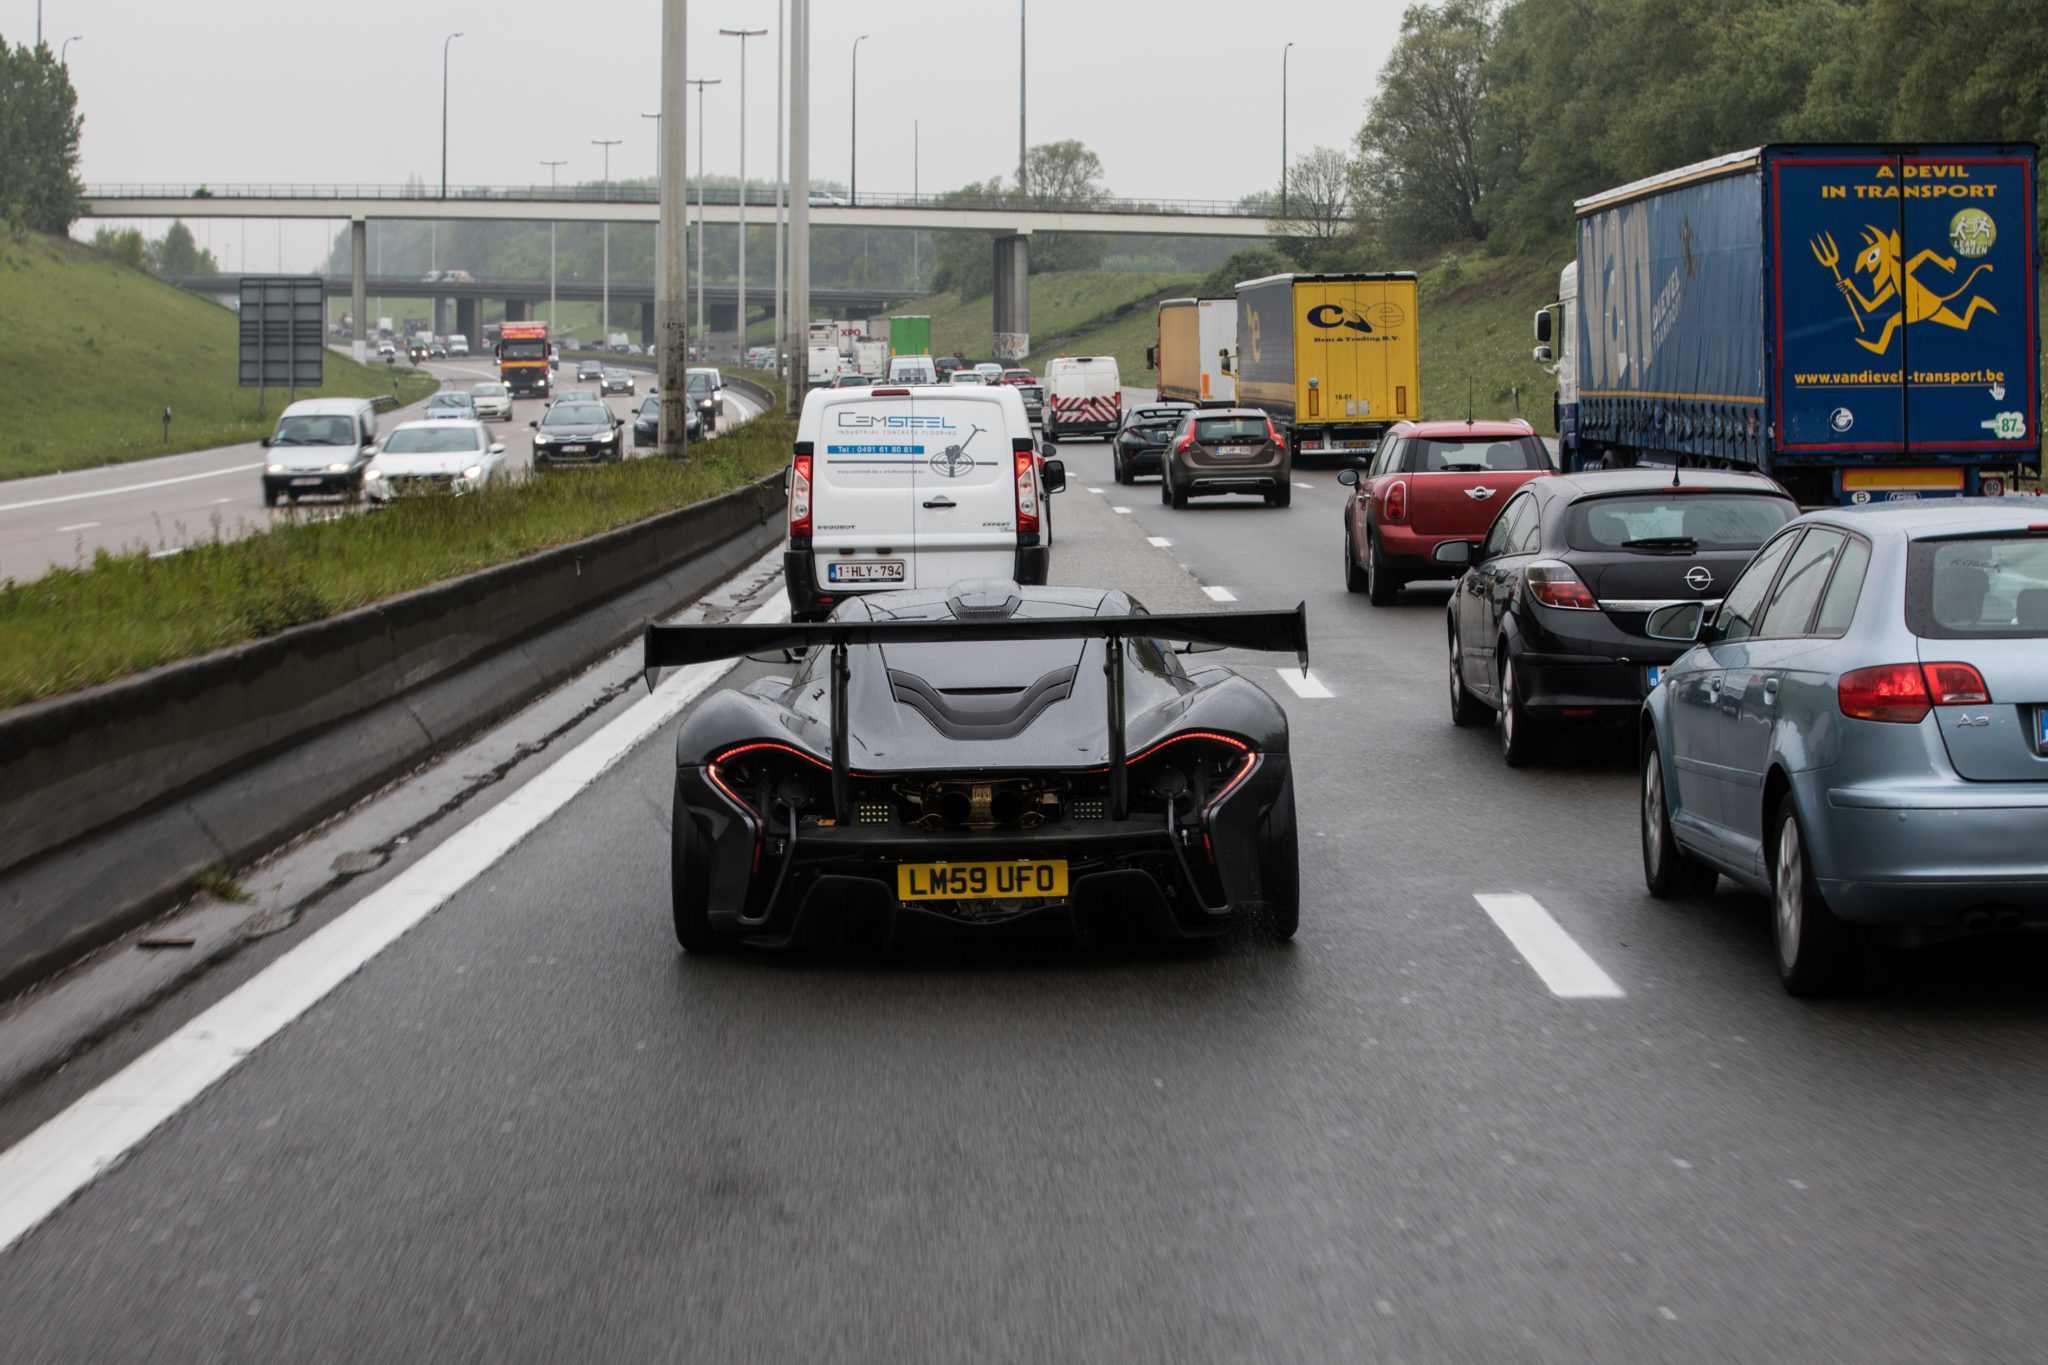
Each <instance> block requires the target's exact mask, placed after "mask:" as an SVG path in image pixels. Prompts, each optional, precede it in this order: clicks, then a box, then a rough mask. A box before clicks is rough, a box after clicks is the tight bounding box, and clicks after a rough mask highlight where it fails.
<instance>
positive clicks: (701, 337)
mask: <svg viewBox="0 0 2048 1365" xmlns="http://www.w3.org/2000/svg"><path fill="white" fill-rule="evenodd" d="M683 83H684V84H685V85H694V86H696V87H697V344H698V345H700V346H702V347H703V348H704V350H703V352H702V354H704V355H706V356H708V355H710V353H711V332H710V330H709V329H708V328H706V327H705V326H704V87H705V86H707V85H720V84H723V82H722V81H721V80H720V78H718V77H716V76H709V77H706V76H692V77H690V78H688V79H687V80H685V81H684V82H683Z"/></svg>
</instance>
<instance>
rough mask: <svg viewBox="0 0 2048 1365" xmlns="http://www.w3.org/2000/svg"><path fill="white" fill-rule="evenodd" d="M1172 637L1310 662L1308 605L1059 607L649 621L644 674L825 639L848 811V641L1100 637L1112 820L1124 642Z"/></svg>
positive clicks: (1121, 806) (1120, 745) (838, 796)
mask: <svg viewBox="0 0 2048 1365" xmlns="http://www.w3.org/2000/svg"><path fill="white" fill-rule="evenodd" d="M1129 639H1152V640H1172V641H1179V642H1183V643H1187V644H1197V645H1212V646H1215V647H1217V648H1221V649H1253V650H1262V651H1267V652H1271V653H1280V654H1292V655H1294V657H1295V659H1296V661H1297V662H1298V663H1299V664H1300V665H1301V668H1302V670H1303V672H1306V671H1307V670H1308V608H1307V606H1306V604H1303V603H1297V604H1296V605H1295V608H1294V610H1293V611H1217V612H1183V613H1174V614H1168V615H1162V616H1059V617H1050V618H1018V617H1015V616H1003V617H997V618H992V619H989V620H981V621H977V620H974V619H972V618H969V619H966V620H960V619H955V620H948V621H818V622H796V621H786V622H778V623H772V624H762V625H752V624H733V625H688V626H661V625H650V626H648V627H647V638H646V664H645V667H646V678H647V686H648V690H650V691H652V690H653V688H654V686H655V684H656V683H657V682H658V681H659V680H660V675H661V671H662V670H663V669H666V668H679V667H682V666H683V665H686V664H698V663H709V662H711V661H712V660H715V659H732V658H738V657H740V656H741V655H746V654H762V653H769V652H772V651H776V650H794V649H810V648H812V647H814V646H825V647H828V648H830V649H831V651H832V674H831V676H832V804H833V807H834V809H835V811H836V812H837V814H838V816H839V818H840V819H842V820H843V819H848V818H850V816H851V801H850V798H849V782H848V773H849V771H850V763H849V759H848V756H847V735H846V732H847V724H848V722H847V690H848V688H847V672H848V667H847V653H846V651H847V649H848V648H849V647H850V646H852V645H876V644H878V645H887V644H933V643H946V642H958V643H961V644H971V643H973V642H975V641H977V640H1103V641H1106V642H1107V644H1108V648H1107V649H1106V650H1105V651H1104V656H1105V657H1104V662H1103V672H1104V674H1105V675H1106V677H1107V679H1108V683H1109V686H1108V688H1107V692H1108V695H1109V714H1108V716H1107V720H1108V728H1109V790H1110V805H1111V807H1112V809H1113V811H1114V817H1113V818H1116V819H1122V818H1123V817H1124V815H1125V814H1126V812H1127V810H1128V807H1129V801H1128V790H1127V787H1128V774H1127V772H1126V754H1125V749H1124V686H1123V683H1124V641H1126V640H1129Z"/></svg>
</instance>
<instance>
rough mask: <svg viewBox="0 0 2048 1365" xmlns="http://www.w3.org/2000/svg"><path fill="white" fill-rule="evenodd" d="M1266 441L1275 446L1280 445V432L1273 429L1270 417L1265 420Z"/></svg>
mask: <svg viewBox="0 0 2048 1365" xmlns="http://www.w3.org/2000/svg"><path fill="white" fill-rule="evenodd" d="M1266 439H1267V440H1268V441H1271V442H1272V443H1273V444H1274V445H1276V446H1277V445H1279V444H1280V432H1279V430H1278V429H1277V428H1276V427H1274V425H1273V419H1272V418H1270V417H1268V418H1267V419H1266Z"/></svg>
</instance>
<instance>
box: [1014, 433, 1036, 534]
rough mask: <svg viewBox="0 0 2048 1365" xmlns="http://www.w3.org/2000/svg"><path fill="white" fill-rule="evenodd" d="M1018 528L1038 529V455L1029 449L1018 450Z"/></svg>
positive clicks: (1025, 529)
mask: <svg viewBox="0 0 2048 1365" xmlns="http://www.w3.org/2000/svg"><path fill="white" fill-rule="evenodd" d="M1017 529H1018V530H1019V531H1036V530H1037V529H1038V457H1037V456H1036V455H1033V454H1032V453H1031V452H1030V451H1028V450H1020V451H1018V452H1017Z"/></svg>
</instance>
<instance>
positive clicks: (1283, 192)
mask: <svg viewBox="0 0 2048 1365" xmlns="http://www.w3.org/2000/svg"><path fill="white" fill-rule="evenodd" d="M1293 51H1294V44H1293V43H1289V44H1288V45H1287V46H1286V47H1283V48H1281V49H1280V216H1281V217H1282V218H1285V217H1286V216H1287V58H1288V54H1290V53H1292V52H1293Z"/></svg>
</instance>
